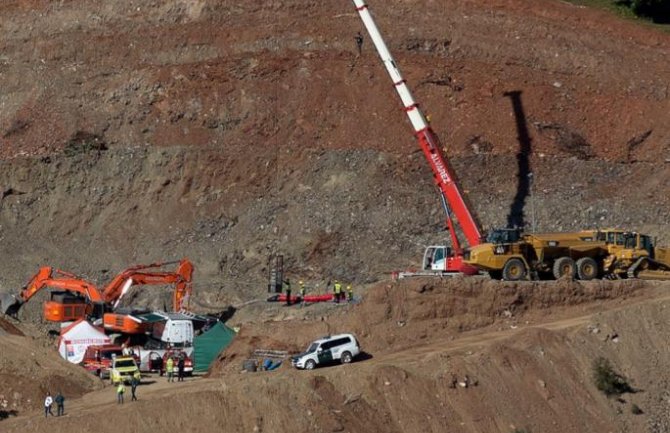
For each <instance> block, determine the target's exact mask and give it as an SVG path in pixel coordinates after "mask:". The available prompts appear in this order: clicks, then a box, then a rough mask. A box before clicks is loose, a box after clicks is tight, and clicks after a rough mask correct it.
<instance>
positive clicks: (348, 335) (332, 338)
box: [314, 334, 355, 343]
mask: <svg viewBox="0 0 670 433" xmlns="http://www.w3.org/2000/svg"><path fill="white" fill-rule="evenodd" d="M342 337H351V338H355V337H354V336H353V335H352V334H337V335H326V336H325V337H321V338H319V339H318V340H315V341H314V343H323V342H325V341H330V340H334V339H336V338H342Z"/></svg>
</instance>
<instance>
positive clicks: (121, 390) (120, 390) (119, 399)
mask: <svg viewBox="0 0 670 433" xmlns="http://www.w3.org/2000/svg"><path fill="white" fill-rule="evenodd" d="M125 393H126V385H125V384H124V383H123V380H122V381H121V382H119V385H118V386H117V387H116V404H123V394H125Z"/></svg>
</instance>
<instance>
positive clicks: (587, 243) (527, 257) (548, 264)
mask: <svg viewBox="0 0 670 433" xmlns="http://www.w3.org/2000/svg"><path fill="white" fill-rule="evenodd" d="M596 233H597V232H596V231H595V230H586V231H580V232H566V233H532V234H528V233H522V232H521V230H519V229H506V230H496V231H495V232H493V233H492V234H491V236H489V237H488V238H487V242H485V243H482V244H480V245H477V246H475V247H472V248H470V249H469V250H468V251H466V252H465V255H464V262H465V263H467V264H468V265H472V266H475V267H477V268H478V269H480V270H482V271H486V272H488V273H489V274H490V275H491V277H492V278H496V279H501V278H502V279H503V280H507V281H518V280H525V279H540V278H541V279H551V278H556V279H558V278H560V277H562V276H569V277H577V278H579V279H582V280H591V279H594V278H597V277H598V275H599V270H600V266H599V265H598V262H599V261H600V262H602V260H603V259H604V257H605V256H606V255H607V246H606V244H605V242H598V241H596Z"/></svg>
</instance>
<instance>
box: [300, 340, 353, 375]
mask: <svg viewBox="0 0 670 433" xmlns="http://www.w3.org/2000/svg"><path fill="white" fill-rule="evenodd" d="M359 353H361V348H360V346H359V344H358V341H357V340H356V337H354V336H353V335H352V334H340V335H332V336H330V335H329V336H327V337H323V338H320V339H318V340H316V341H315V342H313V343H312V344H310V345H309V347H308V348H307V350H306V351H305V352H304V353H301V354H299V355H295V356H293V357H292V358H291V364H292V365H293V366H294V367H295V368H304V369H305V370H312V369H313V368H314V367H316V366H317V365H321V364H328V363H331V362H335V361H340V362H341V363H343V364H348V363H350V362H351V361H352V360H353V359H354V358H355V357H356V356H358V354H359Z"/></svg>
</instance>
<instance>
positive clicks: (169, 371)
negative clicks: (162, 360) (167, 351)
mask: <svg viewBox="0 0 670 433" xmlns="http://www.w3.org/2000/svg"><path fill="white" fill-rule="evenodd" d="M165 373H166V375H167V381H168V382H174V359H172V357H171V356H170V357H168V360H167V363H166V364H165Z"/></svg>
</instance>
